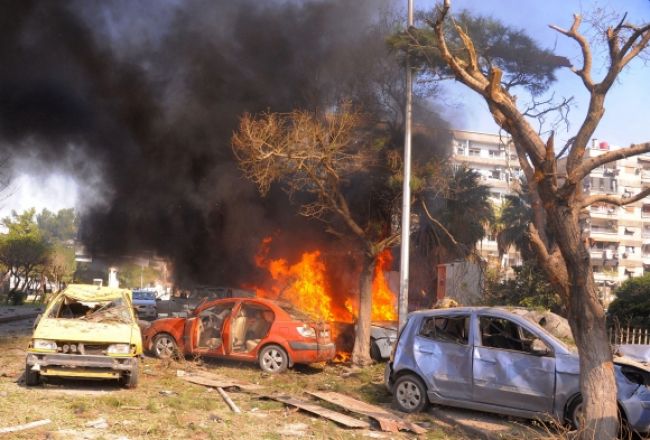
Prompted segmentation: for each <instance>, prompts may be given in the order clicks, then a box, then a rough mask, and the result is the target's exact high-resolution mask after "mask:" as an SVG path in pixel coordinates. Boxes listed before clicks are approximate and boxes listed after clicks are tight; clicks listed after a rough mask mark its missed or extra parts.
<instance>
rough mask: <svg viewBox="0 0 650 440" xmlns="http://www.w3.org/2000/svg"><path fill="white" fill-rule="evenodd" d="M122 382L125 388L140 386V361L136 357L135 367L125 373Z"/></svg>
mask: <svg viewBox="0 0 650 440" xmlns="http://www.w3.org/2000/svg"><path fill="white" fill-rule="evenodd" d="M121 383H122V386H123V387H124V388H129V389H133V388H135V387H137V386H138V362H137V359H136V363H135V365H134V366H133V369H132V370H131V371H130V372H128V373H124V375H123V376H122V378H121Z"/></svg>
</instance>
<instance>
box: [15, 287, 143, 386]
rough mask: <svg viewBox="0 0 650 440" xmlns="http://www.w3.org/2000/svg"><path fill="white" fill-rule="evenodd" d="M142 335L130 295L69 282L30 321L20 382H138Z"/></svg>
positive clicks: (121, 290) (123, 383) (121, 291)
mask: <svg viewBox="0 0 650 440" xmlns="http://www.w3.org/2000/svg"><path fill="white" fill-rule="evenodd" d="M141 355H142V336H141V335H140V328H139V327H138V321H137V319H136V317H135V314H134V311H133V305H132V301H131V291H130V290H126V289H114V288H108V287H99V286H94V285H83V284H72V285H69V286H68V287H67V288H66V289H65V290H63V291H62V292H60V293H59V294H57V295H56V297H55V298H54V299H53V300H52V301H51V302H50V303H49V305H48V306H47V308H46V309H45V312H44V313H43V314H42V315H40V316H39V317H38V318H37V320H36V323H35V328H34V335H33V336H32V341H31V343H30V344H29V348H28V349H27V362H26V366H25V384H26V385H27V386H33V385H38V384H39V383H40V382H41V377H43V376H59V377H68V378H87V379H118V380H119V381H120V383H121V384H122V385H124V386H125V387H127V388H135V387H136V386H137V384H138V363H139V359H140V356H141Z"/></svg>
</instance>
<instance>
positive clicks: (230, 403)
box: [217, 387, 241, 414]
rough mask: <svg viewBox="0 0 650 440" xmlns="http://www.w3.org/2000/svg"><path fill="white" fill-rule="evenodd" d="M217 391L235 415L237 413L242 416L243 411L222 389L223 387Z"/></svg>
mask: <svg viewBox="0 0 650 440" xmlns="http://www.w3.org/2000/svg"><path fill="white" fill-rule="evenodd" d="M217 391H218V392H219V394H220V395H221V397H222V398H223V400H224V402H226V403H227V404H228V406H229V407H230V409H231V410H232V412H234V413H236V414H241V410H240V409H239V407H238V406H237V405H235V402H233V401H232V399H231V398H230V396H229V395H228V393H226V392H225V391H224V390H223V388H221V387H217Z"/></svg>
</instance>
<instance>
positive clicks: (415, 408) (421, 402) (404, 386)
mask: <svg viewBox="0 0 650 440" xmlns="http://www.w3.org/2000/svg"><path fill="white" fill-rule="evenodd" d="M393 404H394V405H395V407H396V408H397V409H398V410H400V411H402V412H405V413H414V412H420V411H422V410H423V409H424V407H425V406H426V405H427V388H426V386H424V383H423V382H422V381H421V380H420V378H419V377H417V376H414V375H412V374H406V375H404V376H401V377H399V378H398V379H397V381H396V382H395V385H394V386H393Z"/></svg>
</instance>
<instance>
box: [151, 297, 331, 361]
mask: <svg viewBox="0 0 650 440" xmlns="http://www.w3.org/2000/svg"><path fill="white" fill-rule="evenodd" d="M143 337H144V346H145V347H146V348H147V349H148V350H150V351H152V352H153V354H154V355H156V356H157V357H159V358H167V357H170V356H173V355H175V354H182V355H201V356H208V357H215V358H228V359H235V360H240V361H248V362H257V363H258V364H259V366H260V368H261V369H262V370H263V371H266V372H269V373H280V372H282V371H285V370H286V369H287V368H288V367H291V366H293V365H294V364H310V363H314V362H322V361H329V360H331V359H332V358H334V356H335V351H336V350H335V345H334V343H332V342H331V339H330V326H329V324H327V323H323V322H316V321H314V320H313V319H312V318H310V317H309V316H308V315H306V314H304V313H302V312H300V311H298V310H296V309H295V308H294V307H293V306H291V305H290V304H288V303H282V302H277V301H271V300H267V299H261V298H231V299H219V300H214V301H209V302H205V303H203V304H201V305H200V306H198V307H197V308H196V309H195V310H194V311H192V312H191V314H190V316H189V317H187V318H182V317H176V318H165V319H159V320H157V321H154V322H153V323H152V325H151V326H150V327H148V328H147V329H146V330H145V331H144V332H143Z"/></svg>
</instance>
